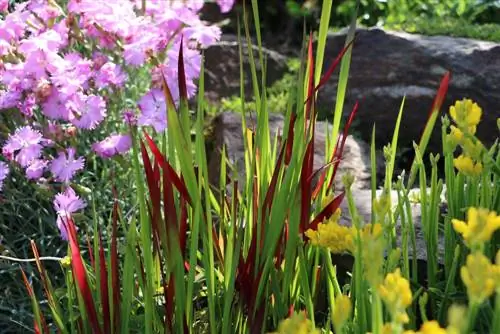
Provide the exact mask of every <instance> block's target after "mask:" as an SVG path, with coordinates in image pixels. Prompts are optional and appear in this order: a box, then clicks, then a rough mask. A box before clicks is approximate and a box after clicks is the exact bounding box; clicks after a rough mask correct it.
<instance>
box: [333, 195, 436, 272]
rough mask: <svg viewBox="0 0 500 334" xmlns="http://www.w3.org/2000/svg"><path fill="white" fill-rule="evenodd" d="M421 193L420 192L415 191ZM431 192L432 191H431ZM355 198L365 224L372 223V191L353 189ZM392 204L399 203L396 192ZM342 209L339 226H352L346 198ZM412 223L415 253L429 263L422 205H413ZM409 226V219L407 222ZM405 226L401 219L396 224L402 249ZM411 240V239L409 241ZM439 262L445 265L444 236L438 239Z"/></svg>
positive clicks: (419, 258)
mask: <svg viewBox="0 0 500 334" xmlns="http://www.w3.org/2000/svg"><path fill="white" fill-rule="evenodd" d="M414 191H416V192H420V190H419V189H418V190H414ZM429 191H430V189H429ZM381 194H382V190H377V197H379V196H380V195H381ZM353 198H354V202H355V204H356V209H357V210H358V214H359V215H360V217H361V219H362V221H363V223H369V222H370V221H371V212H372V201H371V189H353ZM391 202H392V203H393V205H396V204H397V203H398V194H397V192H396V191H394V190H393V191H392V193H391ZM340 208H341V210H342V215H341V218H340V221H339V224H341V225H345V226H351V215H350V213H349V208H348V205H347V200H346V199H345V198H344V200H343V201H342V203H341V205H340ZM411 211H412V222H413V226H414V230H415V240H416V247H415V253H416V258H417V259H418V260H422V261H427V242H426V240H425V236H424V226H423V225H422V216H421V207H420V204H417V203H416V204H412V207H411ZM405 221H406V223H407V224H408V218H407V219H406V220H405ZM402 235H403V226H402V224H401V219H398V221H397V222H396V239H397V241H396V244H397V246H398V247H400V248H401V249H402V242H403V240H402V239H403V237H402ZM408 240H411V239H408ZM437 245H438V261H439V263H441V264H443V263H444V236H443V235H442V234H440V235H439V237H438V244H437ZM408 247H409V248H408V249H409V254H410V258H413V249H412V246H411V245H408Z"/></svg>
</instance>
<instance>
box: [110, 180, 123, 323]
mask: <svg viewBox="0 0 500 334" xmlns="http://www.w3.org/2000/svg"><path fill="white" fill-rule="evenodd" d="M114 192H115V201H114V204H113V221H112V232H111V282H112V289H113V332H114V333H119V332H120V303H121V302H120V276H119V275H120V274H119V271H118V270H119V269H118V244H117V243H118V226H117V225H118V199H117V198H118V196H117V194H116V190H115V191H114Z"/></svg>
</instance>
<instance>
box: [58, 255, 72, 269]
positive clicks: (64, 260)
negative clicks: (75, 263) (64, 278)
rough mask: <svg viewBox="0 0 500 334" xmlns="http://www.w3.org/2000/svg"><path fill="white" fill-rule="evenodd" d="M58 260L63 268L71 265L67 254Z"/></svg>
mask: <svg viewBox="0 0 500 334" xmlns="http://www.w3.org/2000/svg"><path fill="white" fill-rule="evenodd" d="M59 262H60V263H61V266H63V268H69V267H71V257H69V256H67V255H66V256H65V257H63V258H62V259H61V260H60V261H59Z"/></svg>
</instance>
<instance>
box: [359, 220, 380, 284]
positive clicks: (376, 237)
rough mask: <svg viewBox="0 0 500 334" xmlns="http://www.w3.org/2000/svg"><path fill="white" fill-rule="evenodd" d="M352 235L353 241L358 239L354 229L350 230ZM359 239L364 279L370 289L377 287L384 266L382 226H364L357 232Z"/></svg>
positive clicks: (377, 224)
mask: <svg viewBox="0 0 500 334" xmlns="http://www.w3.org/2000/svg"><path fill="white" fill-rule="evenodd" d="M352 235H353V239H354V240H356V239H357V238H358V230H357V229H356V228H355V227H353V228H352ZM359 237H360V243H361V257H362V259H363V268H364V271H365V277H366V279H367V281H368V282H369V283H370V284H371V286H372V287H377V286H378V285H379V284H380V283H381V281H382V279H383V277H382V273H381V271H382V266H383V264H384V247H385V240H384V238H383V229H382V225H381V224H379V223H376V224H366V225H365V226H363V228H362V229H361V230H360V231H359Z"/></svg>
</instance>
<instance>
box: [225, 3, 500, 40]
mask: <svg viewBox="0 0 500 334" xmlns="http://www.w3.org/2000/svg"><path fill="white" fill-rule="evenodd" d="M244 1H245V2H246V4H247V8H250V3H251V0H244ZM322 2H323V1H322V0H259V1H258V3H259V11H260V13H259V14H260V17H261V23H262V31H263V34H264V35H265V37H267V38H268V39H269V38H273V39H275V40H277V41H279V42H284V43H287V42H288V43H294V44H295V43H297V41H298V42H299V43H300V41H302V36H303V23H304V22H306V25H307V26H308V28H307V30H310V29H312V30H314V28H316V27H317V24H318V23H319V19H320V12H321V6H322ZM242 4H243V1H240V5H239V6H238V7H237V9H236V10H237V11H240V12H241V11H242ZM355 6H356V1H354V0H337V1H334V5H333V9H332V14H331V15H332V16H331V22H332V29H333V30H336V29H339V28H342V27H345V26H347V25H348V24H349V20H350V18H351V17H352V14H353V13H354V10H355ZM358 24H359V25H361V26H367V27H372V26H379V27H384V28H387V29H395V30H404V31H407V32H411V33H422V34H426V35H447V36H457V37H469V38H476V39H483V40H490V41H497V42H500V0H361V1H360V8H359V16H358ZM235 26H236V23H235V22H233V23H231V24H229V25H228V27H227V29H228V30H233V29H234V28H235ZM250 26H252V25H250Z"/></svg>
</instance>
